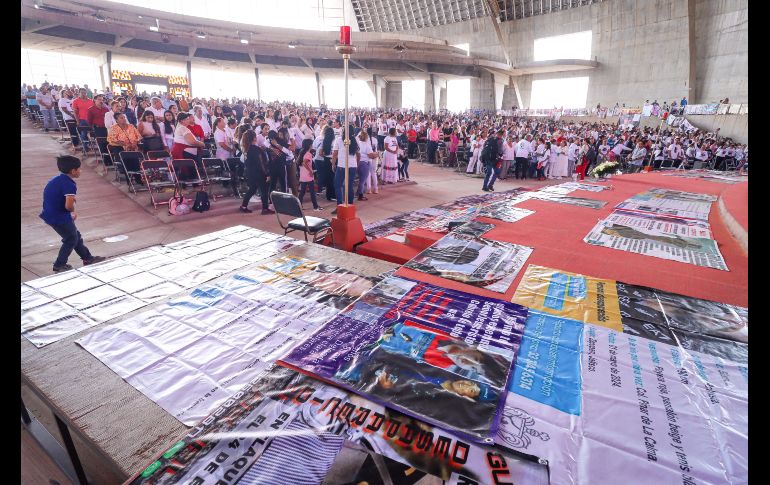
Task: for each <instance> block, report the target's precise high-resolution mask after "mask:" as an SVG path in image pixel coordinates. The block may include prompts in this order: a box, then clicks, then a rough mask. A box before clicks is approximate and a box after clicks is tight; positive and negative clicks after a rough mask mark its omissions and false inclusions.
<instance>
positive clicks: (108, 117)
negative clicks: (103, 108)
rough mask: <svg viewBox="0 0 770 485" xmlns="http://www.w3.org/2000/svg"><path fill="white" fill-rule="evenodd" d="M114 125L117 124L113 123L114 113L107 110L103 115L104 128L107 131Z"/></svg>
mask: <svg viewBox="0 0 770 485" xmlns="http://www.w3.org/2000/svg"><path fill="white" fill-rule="evenodd" d="M115 123H117V121H115V113H113V112H112V110H109V111H107V112H106V113H104V127H105V128H107V129H108V130H109V129H110V128H112V125H114V124H115Z"/></svg>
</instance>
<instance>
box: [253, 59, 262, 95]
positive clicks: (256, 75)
mask: <svg viewBox="0 0 770 485" xmlns="http://www.w3.org/2000/svg"><path fill="white" fill-rule="evenodd" d="M254 80H255V81H256V83H257V99H258V100H260V101H262V92H261V91H260V90H259V68H258V67H255V68H254Z"/></svg>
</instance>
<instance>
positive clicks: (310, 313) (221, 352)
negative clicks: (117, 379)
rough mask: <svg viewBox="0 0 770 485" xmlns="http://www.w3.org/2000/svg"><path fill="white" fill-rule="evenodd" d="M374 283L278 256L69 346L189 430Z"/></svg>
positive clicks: (353, 275)
mask: <svg viewBox="0 0 770 485" xmlns="http://www.w3.org/2000/svg"><path fill="white" fill-rule="evenodd" d="M375 282H376V280H375V279H374V278H367V277H364V276H361V275H358V274H355V273H352V272H349V271H346V270H343V269H341V268H337V267H334V266H330V265H326V264H322V263H318V262H315V261H310V260H308V259H304V258H299V257H283V258H278V259H276V260H274V261H270V262H267V263H265V264H262V265H259V266H257V267H254V268H251V269H249V270H245V271H243V272H240V273H239V274H236V275H233V276H231V277H230V278H227V279H224V280H221V281H217V282H215V283H213V284H209V285H204V286H200V287H198V288H196V289H195V290H193V291H192V292H191V293H188V294H186V295H184V296H181V297H178V298H175V299H172V300H170V301H168V302H167V303H164V304H162V305H160V306H157V307H155V308H154V309H152V310H150V311H147V312H143V313H140V314H138V315H136V316H134V317H132V318H129V319H127V320H124V321H122V322H120V323H117V324H115V325H110V326H108V327H106V328H103V329H100V330H98V331H96V332H93V333H91V334H89V335H86V336H85V337H83V338H81V339H79V340H78V341H77V343H78V344H79V345H81V346H82V347H83V348H85V349H86V350H87V351H89V352H90V353H91V354H93V355H94V356H95V357H96V358H98V359H99V360H101V361H102V362H103V363H104V364H105V365H107V366H108V367H109V368H110V369H112V370H113V371H115V372H116V373H117V374H118V375H120V376H121V377H122V378H123V379H125V380H126V381H127V382H128V383H129V384H131V385H132V386H134V387H135V388H137V389H138V390H139V391H140V392H142V393H143V394H144V395H146V396H147V397H148V398H150V399H152V400H153V401H154V402H156V403H157V404H158V405H159V406H161V407H162V408H163V409H165V410H166V411H168V412H169V414H171V415H172V416H174V417H175V418H177V419H179V420H180V421H181V422H183V423H184V424H186V425H188V426H191V425H192V424H194V423H196V422H197V421H199V420H201V419H202V418H203V417H204V416H206V415H207V414H208V413H209V412H211V410H212V409H214V407H216V406H217V405H219V404H220V403H221V402H222V401H223V400H224V399H226V398H227V397H228V396H229V395H231V394H233V393H234V392H236V391H237V390H238V389H239V388H241V387H242V386H243V385H244V384H245V383H246V382H248V379H250V378H251V377H252V376H253V375H254V372H256V371H258V370H259V369H260V368H264V367H266V366H267V365H268V364H269V363H271V362H273V361H275V360H276V359H277V358H278V357H280V356H281V355H282V354H283V353H284V352H286V351H287V350H288V349H290V348H291V347H292V346H293V345H294V344H295V343H296V342H298V341H301V340H302V338H303V337H304V336H306V335H308V334H310V333H311V332H313V331H314V330H316V329H317V328H318V327H320V326H321V325H322V324H323V323H324V322H326V321H327V320H329V319H330V318H332V317H334V315H336V314H337V313H338V311H339V310H341V309H343V308H345V307H347V306H348V305H350V304H351V303H352V302H353V301H354V300H355V299H356V298H358V297H359V296H361V295H362V294H363V293H364V292H366V291H367V290H369V289H370V288H371V287H372V286H373V285H374V284H375Z"/></svg>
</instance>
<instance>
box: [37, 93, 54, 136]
mask: <svg viewBox="0 0 770 485" xmlns="http://www.w3.org/2000/svg"><path fill="white" fill-rule="evenodd" d="M35 100H36V101H37V104H38V106H40V114H41V115H43V126H44V127H45V132H46V133H48V130H49V128H50V129H51V130H56V131H59V123H58V122H57V121H56V111H54V103H55V101H54V99H53V95H52V94H51V93H50V92H49V91H48V84H43V85H42V86H40V91H38V92H37V95H36V96H35Z"/></svg>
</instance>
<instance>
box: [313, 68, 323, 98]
mask: <svg viewBox="0 0 770 485" xmlns="http://www.w3.org/2000/svg"><path fill="white" fill-rule="evenodd" d="M315 86H316V91H317V93H318V106H321V105H322V104H323V101H322V100H323V97H322V96H321V76H319V75H318V73H315Z"/></svg>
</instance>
